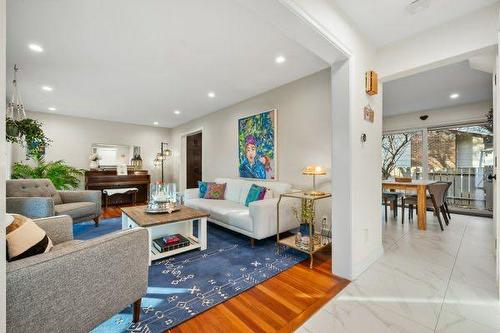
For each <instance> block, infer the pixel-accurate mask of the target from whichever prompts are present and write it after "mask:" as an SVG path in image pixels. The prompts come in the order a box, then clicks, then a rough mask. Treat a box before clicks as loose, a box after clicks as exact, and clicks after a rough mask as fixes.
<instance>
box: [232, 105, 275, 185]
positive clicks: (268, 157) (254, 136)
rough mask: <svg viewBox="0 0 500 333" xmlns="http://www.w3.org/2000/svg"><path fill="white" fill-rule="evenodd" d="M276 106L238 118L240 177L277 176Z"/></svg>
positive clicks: (262, 177) (268, 178)
mask: <svg viewBox="0 0 500 333" xmlns="http://www.w3.org/2000/svg"><path fill="white" fill-rule="evenodd" d="M277 114H278V110H277V109H269V110H266V111H263V112H259V113H256V114H250V115H248V116H245V117H243V118H239V119H238V175H239V177H240V178H249V179H259V180H264V181H266V180H267V181H273V180H277V179H278V141H277V137H278V125H277V120H278V117H277Z"/></svg>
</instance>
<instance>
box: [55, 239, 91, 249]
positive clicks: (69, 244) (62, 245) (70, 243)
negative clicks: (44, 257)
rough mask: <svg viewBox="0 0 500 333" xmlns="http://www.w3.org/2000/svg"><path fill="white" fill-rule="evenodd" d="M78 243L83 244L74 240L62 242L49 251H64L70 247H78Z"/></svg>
mask: <svg viewBox="0 0 500 333" xmlns="http://www.w3.org/2000/svg"><path fill="white" fill-rule="evenodd" d="M80 243H83V241H82V240H76V239H74V240H70V241H67V242H62V243H59V244H56V245H54V247H53V248H52V250H51V251H59V250H62V249H65V248H67V247H72V246H75V245H78V244H80Z"/></svg>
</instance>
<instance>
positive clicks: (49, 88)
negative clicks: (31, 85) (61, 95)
mask: <svg viewBox="0 0 500 333" xmlns="http://www.w3.org/2000/svg"><path fill="white" fill-rule="evenodd" d="M42 90H45V91H52V90H54V88H52V87H49V86H43V87H42Z"/></svg>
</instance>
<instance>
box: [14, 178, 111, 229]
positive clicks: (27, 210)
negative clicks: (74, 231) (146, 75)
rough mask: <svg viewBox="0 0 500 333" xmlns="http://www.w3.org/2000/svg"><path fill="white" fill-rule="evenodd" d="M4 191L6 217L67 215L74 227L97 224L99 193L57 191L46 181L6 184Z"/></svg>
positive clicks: (15, 180) (31, 180) (28, 180)
mask: <svg viewBox="0 0 500 333" xmlns="http://www.w3.org/2000/svg"><path fill="white" fill-rule="evenodd" d="M6 191H7V192H6V196H7V213H16V214H21V215H24V216H28V217H31V218H42V217H49V216H55V215H69V216H71V217H72V218H73V222H74V223H78V222H84V221H90V220H94V222H95V225H96V226H97V225H98V223H99V215H101V195H102V193H101V192H100V191H58V190H56V188H55V187H54V184H52V182H51V181H50V179H12V180H7V184H6Z"/></svg>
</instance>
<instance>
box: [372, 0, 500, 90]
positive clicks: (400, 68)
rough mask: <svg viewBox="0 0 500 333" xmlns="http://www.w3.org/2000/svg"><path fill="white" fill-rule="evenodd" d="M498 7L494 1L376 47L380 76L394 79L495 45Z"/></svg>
mask: <svg viewBox="0 0 500 333" xmlns="http://www.w3.org/2000/svg"><path fill="white" fill-rule="evenodd" d="M499 8H500V4H498V3H496V4H494V5H492V6H489V7H486V8H483V9H480V10H478V11H476V12H474V13H471V14H469V15H467V16H464V17H460V18H458V19H455V20H452V21H449V22H447V23H445V24H442V25H439V26H437V27H434V28H431V29H429V30H427V31H424V32H421V33H419V34H417V35H415V36H413V37H410V38H407V39H404V40H402V41H399V42H396V43H394V44H390V45H388V46H385V47H383V48H381V49H380V50H378V51H377V70H378V72H379V78H381V79H382V80H389V79H395V78H398V77H401V76H406V75H409V74H413V73H417V72H421V71H423V70H427V69H431V68H436V67H439V66H440V65H443V64H447V63H450V62H456V61H459V60H465V59H467V58H468V57H469V56H470V55H471V54H474V53H475V52H477V51H478V50H481V49H485V48H493V47H496V44H497V43H498V35H497V32H498V14H499Z"/></svg>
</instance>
